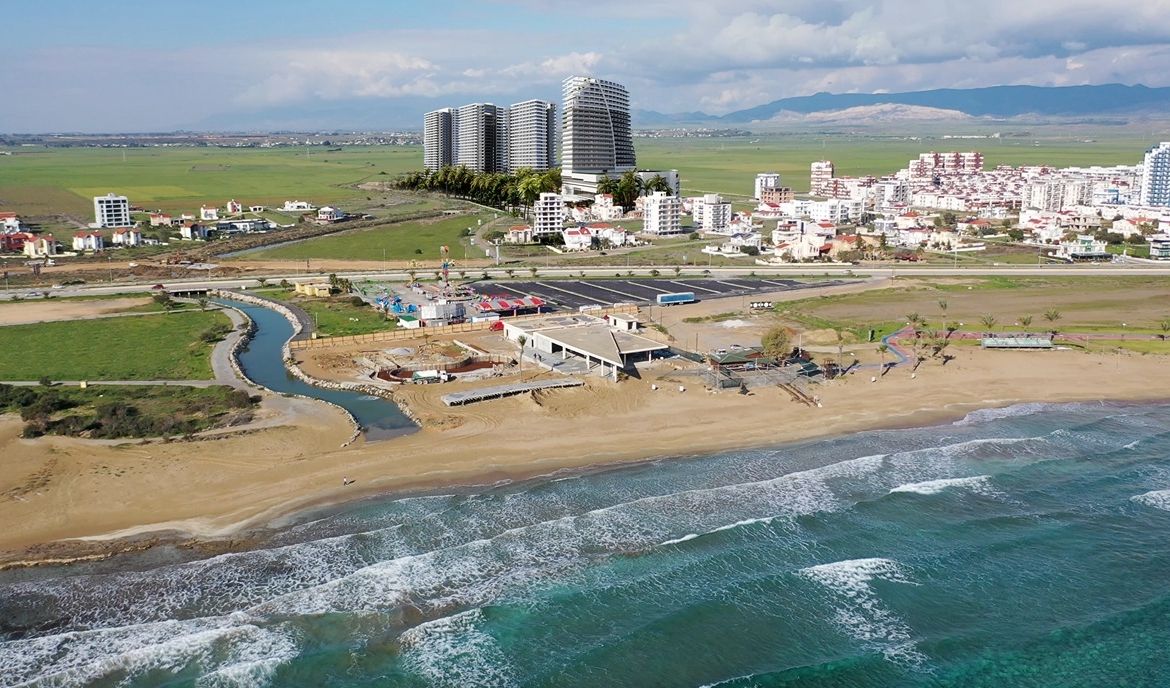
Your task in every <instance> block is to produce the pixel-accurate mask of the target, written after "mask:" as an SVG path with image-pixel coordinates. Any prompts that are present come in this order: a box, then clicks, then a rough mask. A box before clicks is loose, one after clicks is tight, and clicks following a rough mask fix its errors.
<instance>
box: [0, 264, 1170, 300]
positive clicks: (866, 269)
mask: <svg viewBox="0 0 1170 688" xmlns="http://www.w3.org/2000/svg"><path fill="white" fill-rule="evenodd" d="M694 267H695V268H698V267H699V266H694ZM509 269H510V270H511V272H512V275H511V276H509V274H508V270H509ZM652 270H655V268H651V267H629V268H627V267H626V266H624V265H610V266H595V267H584V268H581V267H548V268H538V270H537V276H538V277H540V278H545V279H548V278H556V277H564V278H568V277H580V276H581V275H582V274H584V275H585V276H586V277H613V276H614V275H615V274H621V275H622V276H627V275H628V273H631V272H632V273H633V276H635V277H650V276H652V274H651V271H652ZM657 271H658V273H659V276H660V277H672V276H673V275H674V271H673V268H671V267H665V266H659V267H658V268H657ZM337 274H338V276H339V277H345V278H347V279H350V280H354V281H361V280H375V281H383V282H405V281H407V280H409V279H410V275H409V274H407V271H406V270H387V271H360V272H339V273H337ZM484 274H487V275H488V276H489V278H491V279H516V278H520V279H527V278H529V277H530V276H531V272H530V270H528V269H527V268H524V269H517V268H508V269H505V268H494V267H489V268H484V269H483V270H477V271H468V278H469V279H480V278H482V276H483V275H484ZM682 274H683V275H686V276H691V277H694V276H696V275H701V276H708V275H709V276H712V277H718V278H729V277H748V276H750V275H752V274H754V275H756V276H761V277H763V276H770V277H785V278H797V277H848V276H852V275H864V276H866V277H873V278H889V277H899V276H901V277H956V276H958V277H975V276H983V277H988V276H1016V277H1037V276H1047V277H1106V276H1109V277H1117V276H1125V275H1129V276H1147V277H1148V276H1167V277H1170V263H1166V264H1161V263H1159V264H1150V263H1122V264H1114V263H1109V264H1104V265H998V266H994V265H993V266H978V267H944V266H919V265H912V264H908V265H837V264H792V265H775V266H773V265H751V264H745V265H743V266H735V267H711V268H702V269H687V270H684V271H683V272H682ZM259 279H260V278H256V279H253V278H247V277H235V278H215V279H207V278H198V277H196V278H190V279H180V280H167V281H164V282H163V284H164V285H167V286H179V285H181V286H182V287H184V288H188V289H254V288H256V287H259V286H260V281H259ZM263 279H264V280H265V281H266V282H267V283H269V284H275V283H277V282H279V281H280V280H281V279H288V280H289V281H305V280H306V276H305V275H304V274H303V273H302V274H299V275H298V274H295V273H289V274H286V275H265V276H264V277H263ZM310 279H313V280H317V279H320V280H321V281H324V279H325V277H324V276H315V277H312V278H310ZM156 282H157V280H156V279H150V280H145V281H135V282H115V283H113V284H100V285H98V284H95V285H90V284H85V285H71V286H67V287H63V288H60V289H48V290H41V289H38V290H37V291H38V292H40V291H48V292H49V293H50V294H51V295H52V296H86V295H109V294H125V293H133V292H142V291H148V290H149V287H150V285H152V284H154V283H156ZM28 291H29V289H28V288H23V289H19V290H18V289H12V290H10V291H9V292H7V293H4V294H3V299H12V298H14V297H22V296H23V295H24V294H25V293H27V292H28ZM37 298H43V297H37ZM30 300H31V299H30Z"/></svg>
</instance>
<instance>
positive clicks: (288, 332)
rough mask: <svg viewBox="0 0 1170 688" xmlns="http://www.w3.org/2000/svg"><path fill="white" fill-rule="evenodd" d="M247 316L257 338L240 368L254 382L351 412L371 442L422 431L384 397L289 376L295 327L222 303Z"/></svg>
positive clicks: (248, 307) (255, 309)
mask: <svg viewBox="0 0 1170 688" xmlns="http://www.w3.org/2000/svg"><path fill="white" fill-rule="evenodd" d="M220 303H224V304H226V305H230V306H232V307H233V308H238V309H239V310H241V311H243V312H244V313H247V315H248V317H249V318H251V319H252V321H253V322H254V323H255V324H256V334H255V336H254V337H253V338H252V341H250V342H249V343H248V346H247V348H246V349H244V350H243V351H241V352H240V355H239V360H240V367H241V368H243V370H244V373H245V374H246V375H247V376H248V378H249V379H250V380H252V381H253V382H255V383H256V384H258V385H261V386H263V387H267V388H268V389H271V390H272V391H274V392H280V393H288V394H298V395H301V396H306V397H312V398H314V399H323V400H325V401H328V402H331V403H334V404H337V405H338V406H340V407H342V408H343V409H345V410H346V411H349V412H350V413H351V414H352V415H353V417H354V419H355V420H356V421H357V422H358V424H359V425H360V426H361V427H362V430H363V432H364V433H365V436H366V439H367V440H384V439H389V438H392V437H397V436H399V435H403V434H405V433H408V432H412V431H414V430H417V429H418V426H416V425H415V424H414V422H413V421H411V420H410V418H407V417H406V414H404V413H402V410H401V409H399V408H398V407H397V406H395V405H394V403H393V402H391V401H387V400H385V399H383V398H381V397H377V396H372V395H365V394H357V393H355V392H345V391H341V390H335V389H324V388H322V387H314V386H312V385H309V384H306V383H304V382H301V381H300V380H298V379H297V378H295V377H293V376H292V375H289V373H288V370H286V369H285V367H284V358H283V357H282V355H281V351H282V349H283V347H284V343H285V342H287V341H288V340H289V338H290V337H292V336H293V326H292V324H291V323H289V321H288V320H286V319H285V317H284V316H283V315H281V314H280V313H277V312H276V311H274V310H272V309H269V308H264V307H262V306H254V305H252V304H248V303H243V302H241V301H226V302H220Z"/></svg>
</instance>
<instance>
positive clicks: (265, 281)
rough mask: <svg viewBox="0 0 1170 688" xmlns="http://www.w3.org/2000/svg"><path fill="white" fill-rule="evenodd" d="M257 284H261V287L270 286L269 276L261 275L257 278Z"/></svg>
mask: <svg viewBox="0 0 1170 688" xmlns="http://www.w3.org/2000/svg"><path fill="white" fill-rule="evenodd" d="M256 284H259V285H260V287H261V288H264V287H266V286H268V278H267V277H259V278H257V279H256Z"/></svg>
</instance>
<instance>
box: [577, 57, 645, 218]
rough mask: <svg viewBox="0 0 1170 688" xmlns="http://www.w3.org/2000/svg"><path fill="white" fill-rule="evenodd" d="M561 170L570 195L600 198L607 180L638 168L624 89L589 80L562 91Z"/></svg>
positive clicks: (580, 78)
mask: <svg viewBox="0 0 1170 688" xmlns="http://www.w3.org/2000/svg"><path fill="white" fill-rule="evenodd" d="M562 95H563V104H562V110H561V168H562V170H563V171H562V179H563V182H564V185H565V189H564V191H565V193H568V194H588V195H592V194H595V193H597V182H598V180H599V178H600V176H602V175H610V176H616V175H620V174H621V173H623V172H627V171H630V170H633V169H634V168H635V167H636V166H637V160H636V158H635V156H634V139H633V135H632V133H631V131H630V94H629V91H627V90H626V87H625V86H622V85H621V84H618V83H614V82H612V81H605V80H603V79H597V78H594V77H588V76H573V77H569V78H568V79H565V81H564V84H563V86H562Z"/></svg>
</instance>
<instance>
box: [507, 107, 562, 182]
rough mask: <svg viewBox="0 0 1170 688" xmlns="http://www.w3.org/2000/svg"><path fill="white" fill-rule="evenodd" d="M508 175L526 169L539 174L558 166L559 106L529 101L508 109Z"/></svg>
mask: <svg viewBox="0 0 1170 688" xmlns="http://www.w3.org/2000/svg"><path fill="white" fill-rule="evenodd" d="M507 113H508V127H507V128H508V171H509V172H511V173H515V172H516V170H518V169H521V168H524V167H527V168H528V169H531V170H535V171H537V172H544V171H545V170H550V169H552V168H554V167H556V165H557V106H556V104H555V103H550V102H547V101H544V100H526V101H524V102H523V103H516V104H515V105H513V106H512V107H510V108H508V109H507Z"/></svg>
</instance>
